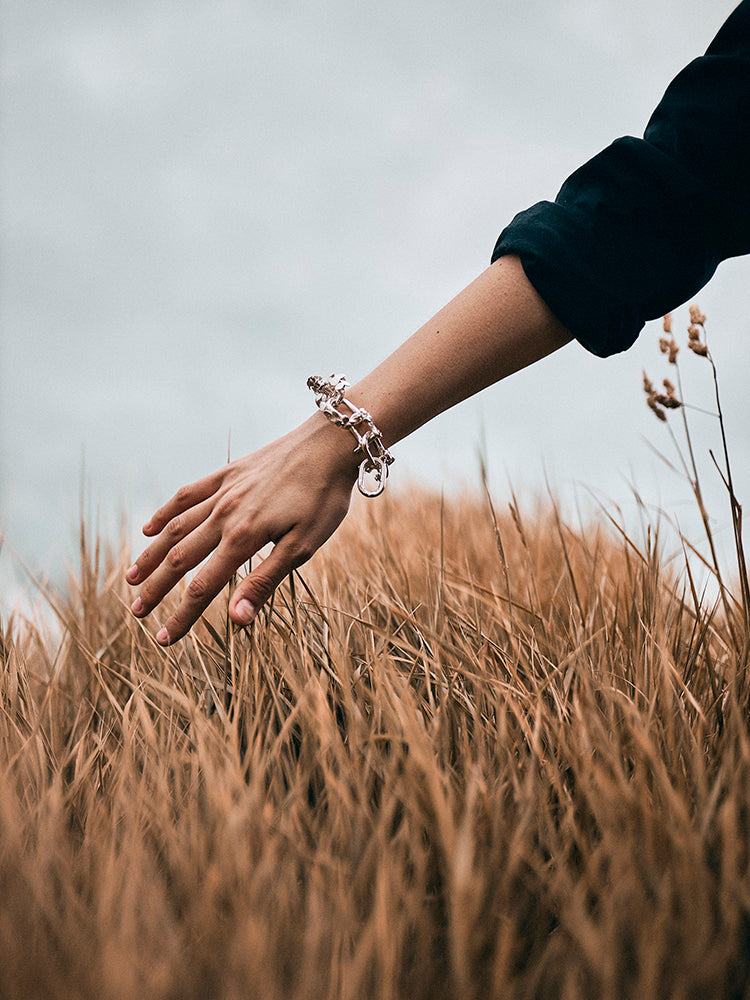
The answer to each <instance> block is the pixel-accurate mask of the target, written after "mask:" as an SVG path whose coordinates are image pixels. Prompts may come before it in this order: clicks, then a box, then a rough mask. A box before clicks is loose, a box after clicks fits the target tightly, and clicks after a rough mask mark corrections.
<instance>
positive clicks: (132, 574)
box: [125, 563, 138, 583]
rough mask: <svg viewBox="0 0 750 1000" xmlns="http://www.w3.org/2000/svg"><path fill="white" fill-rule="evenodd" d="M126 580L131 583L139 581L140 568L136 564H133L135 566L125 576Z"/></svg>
mask: <svg viewBox="0 0 750 1000" xmlns="http://www.w3.org/2000/svg"><path fill="white" fill-rule="evenodd" d="M125 579H126V580H130V582H131V583H132V582H133V581H134V580H137V579H138V566H137V565H136V563H133V565H132V566H131V567H130V569H129V570H128V571H127V573H126V574H125Z"/></svg>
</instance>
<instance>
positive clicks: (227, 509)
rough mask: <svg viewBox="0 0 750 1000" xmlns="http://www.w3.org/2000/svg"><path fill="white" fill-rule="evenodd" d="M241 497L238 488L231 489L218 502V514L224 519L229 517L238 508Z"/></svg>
mask: <svg viewBox="0 0 750 1000" xmlns="http://www.w3.org/2000/svg"><path fill="white" fill-rule="evenodd" d="M240 500H241V497H240V494H239V492H238V491H237V490H234V489H229V490H227V491H226V493H225V494H224V495H223V496H222V497H221V498H220V499H219V500H217V502H216V508H215V510H216V516H217V517H218V518H220V519H222V520H224V519H225V518H227V517H229V515H230V514H233V513H234V511H235V510H236V509H237V507H238V505H239V503H240Z"/></svg>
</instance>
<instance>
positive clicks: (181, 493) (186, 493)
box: [173, 486, 192, 507]
mask: <svg viewBox="0 0 750 1000" xmlns="http://www.w3.org/2000/svg"><path fill="white" fill-rule="evenodd" d="M191 497H192V491H191V489H190V487H189V486H181V487H180V488H179V490H177V492H176V493H175V495H174V498H173V501H174V503H175V504H177V506H178V507H189V506H190V502H191Z"/></svg>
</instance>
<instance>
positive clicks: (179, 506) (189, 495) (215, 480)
mask: <svg viewBox="0 0 750 1000" xmlns="http://www.w3.org/2000/svg"><path fill="white" fill-rule="evenodd" d="M223 478H224V470H223V469H219V471H218V472H214V473H212V475H210V476H204V478H203V479H198V480H197V481H196V482H194V483H190V485H189V486H183V487H181V489H179V490H177V492H176V493H175V495H174V496H173V497H172V499H171V500H168V501H167V502H166V503H165V504H164V506H163V507H160V508H159V509H158V510H157V511H156V512H155V513H154V514H153V515H152V516H151V518H150V519H149V520H148V521H147V522H146V523H145V524H144V525H143V529H142V530H143V534H144V535H148V536H149V537H150V536H152V535H158V534H159V532H160V531H161V530H162V529H163V528H164V527H165V526H166V525H167V524H168V523H169V522H170V521H171V520H172V519H173V518H175V517H177V515H178V514H182V513H184V511H186V510H189V509H190V508H191V507H195V506H196V504H199V503H201V502H202V501H204V500H207V499H208V498H209V497H211V496H213V495H214V493H215V492H216V491H217V489H218V488H219V486H220V484H221V482H222V479H223Z"/></svg>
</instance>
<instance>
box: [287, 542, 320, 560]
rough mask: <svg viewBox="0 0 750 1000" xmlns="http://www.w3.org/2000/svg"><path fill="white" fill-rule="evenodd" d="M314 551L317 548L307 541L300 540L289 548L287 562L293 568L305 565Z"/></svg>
mask: <svg viewBox="0 0 750 1000" xmlns="http://www.w3.org/2000/svg"><path fill="white" fill-rule="evenodd" d="M316 549H317V546H316V545H313V543H312V542H310V541H309V540H308V539H306V538H301V539H300V540H299V541H298V542H295V543H294V545H293V546H292V547H291V548H290V551H289V561H290V563H291V564H292V565H293V566H301V565H302V563H306V562H307V560H308V559H311V558H312V557H313V555H314V554H315V551H316Z"/></svg>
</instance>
